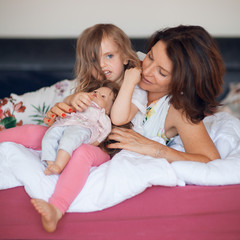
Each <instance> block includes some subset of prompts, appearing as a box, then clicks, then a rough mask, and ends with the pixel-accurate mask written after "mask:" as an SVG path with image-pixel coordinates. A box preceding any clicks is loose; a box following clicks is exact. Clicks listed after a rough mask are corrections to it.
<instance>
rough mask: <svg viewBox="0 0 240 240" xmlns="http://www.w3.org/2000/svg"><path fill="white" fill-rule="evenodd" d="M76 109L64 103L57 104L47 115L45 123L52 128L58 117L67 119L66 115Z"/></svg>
mask: <svg viewBox="0 0 240 240" xmlns="http://www.w3.org/2000/svg"><path fill="white" fill-rule="evenodd" d="M73 110H74V109H73V108H72V107H71V106H69V105H68V104H66V103H64V102H59V103H56V104H55V105H54V106H53V107H52V108H51V109H50V110H49V111H47V113H46V117H45V118H44V120H43V121H44V123H46V124H47V125H48V126H51V125H52V124H53V123H54V122H55V119H56V117H57V116H59V117H62V118H64V117H66V113H71V112H72V111H73Z"/></svg>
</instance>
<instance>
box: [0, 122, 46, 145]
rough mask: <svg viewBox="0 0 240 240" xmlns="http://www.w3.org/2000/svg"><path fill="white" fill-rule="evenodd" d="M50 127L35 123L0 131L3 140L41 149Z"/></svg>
mask: <svg viewBox="0 0 240 240" xmlns="http://www.w3.org/2000/svg"><path fill="white" fill-rule="evenodd" d="M47 129H48V127H45V126H41V125H34V124H25V125H23V126H19V127H14V128H9V129H6V130H3V131H1V132H0V143H1V142H15V143H18V144H22V145H23V146H25V147H28V148H33V149H36V150H40V149H41V143H42V138H43V136H44V134H45V132H46V131H47Z"/></svg>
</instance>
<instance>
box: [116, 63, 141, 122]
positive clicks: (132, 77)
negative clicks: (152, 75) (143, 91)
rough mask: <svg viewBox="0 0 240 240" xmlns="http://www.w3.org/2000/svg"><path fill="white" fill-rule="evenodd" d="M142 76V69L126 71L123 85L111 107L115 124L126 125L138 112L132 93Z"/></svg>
mask: <svg viewBox="0 0 240 240" xmlns="http://www.w3.org/2000/svg"><path fill="white" fill-rule="evenodd" d="M140 78H141V70H140V69H137V68H132V69H128V70H126V71H125V75H124V80H123V83H122V86H121V88H120V91H119V93H118V95H117V98H116V99H115V101H114V104H113V106H112V109H111V120H112V123H113V124H115V125H117V126H119V125H124V124H126V123H128V122H130V121H131V120H132V119H133V117H134V116H135V115H136V113H137V112H138V108H137V107H136V106H135V105H134V104H133V103H132V95H133V91H134V88H135V86H136V85H137V84H138V82H139V81H140Z"/></svg>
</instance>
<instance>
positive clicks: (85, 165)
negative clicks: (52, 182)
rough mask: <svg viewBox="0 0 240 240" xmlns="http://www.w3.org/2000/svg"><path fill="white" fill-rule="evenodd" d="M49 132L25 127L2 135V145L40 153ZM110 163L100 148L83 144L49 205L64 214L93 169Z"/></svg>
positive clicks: (12, 129)
mask: <svg viewBox="0 0 240 240" xmlns="http://www.w3.org/2000/svg"><path fill="white" fill-rule="evenodd" d="M47 129H48V128H47V127H44V126H40V125H33V124H26V125H23V126H20V127H15V128H10V129H7V130H4V131H1V132H0V142H15V143H19V144H22V145H24V146H25V147H28V148H33V149H36V150H41V142H42V138H43V136H44V134H45V132H46V130H47ZM108 160H110V157H109V155H108V154H107V153H105V152H103V151H102V150H101V149H100V148H99V147H95V146H92V145H89V144H83V145H82V146H80V147H79V148H78V149H76V150H75V151H74V152H73V155H72V157H71V160H70V161H69V162H68V164H67V166H66V167H65V169H64V170H63V172H62V173H61V174H60V175H59V179H58V182H57V184H56V187H55V190H54V193H53V195H52V196H51V197H50V199H49V203H51V204H53V205H54V206H56V207H57V208H58V209H59V210H60V211H61V212H62V213H63V214H64V213H65V212H66V211H67V209H68V208H69V206H70V204H71V203H72V201H73V200H74V199H75V198H76V196H77V195H78V193H79V192H80V191H81V190H82V188H83V186H84V184H85V182H86V180H87V178H88V175H89V170H90V168H91V167H92V166H99V165H101V164H102V163H104V162H106V161H108Z"/></svg>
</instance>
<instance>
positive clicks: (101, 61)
mask: <svg viewBox="0 0 240 240" xmlns="http://www.w3.org/2000/svg"><path fill="white" fill-rule="evenodd" d="M105 65H106V63H105V61H104V59H101V60H100V67H101V68H103V67H104V66H105Z"/></svg>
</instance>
